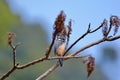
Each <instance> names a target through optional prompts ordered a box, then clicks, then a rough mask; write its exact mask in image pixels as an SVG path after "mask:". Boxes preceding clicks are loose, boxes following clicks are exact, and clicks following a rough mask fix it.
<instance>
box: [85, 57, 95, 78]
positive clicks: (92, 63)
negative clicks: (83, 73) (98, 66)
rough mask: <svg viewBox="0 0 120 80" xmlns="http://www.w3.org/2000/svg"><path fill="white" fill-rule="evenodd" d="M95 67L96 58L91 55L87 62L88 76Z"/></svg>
mask: <svg viewBox="0 0 120 80" xmlns="http://www.w3.org/2000/svg"><path fill="white" fill-rule="evenodd" d="M94 68H95V58H94V57H92V56H89V58H88V63H87V72H88V75H87V78H88V77H89V76H90V75H91V73H92V72H93V71H94Z"/></svg>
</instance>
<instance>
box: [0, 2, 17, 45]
mask: <svg viewBox="0 0 120 80" xmlns="http://www.w3.org/2000/svg"><path fill="white" fill-rule="evenodd" d="M18 23H19V17H18V16H16V15H14V14H13V13H12V12H11V11H10V9H9V6H8V5H7V3H6V1H5V0H0V46H3V45H5V44H6V42H7V36H6V34H7V32H8V31H10V29H11V28H13V27H15V25H17V24H18Z"/></svg>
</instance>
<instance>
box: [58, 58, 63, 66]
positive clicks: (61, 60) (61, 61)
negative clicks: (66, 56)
mask: <svg viewBox="0 0 120 80" xmlns="http://www.w3.org/2000/svg"><path fill="white" fill-rule="evenodd" d="M59 63H60V66H61V67H62V66H63V59H62V58H59Z"/></svg>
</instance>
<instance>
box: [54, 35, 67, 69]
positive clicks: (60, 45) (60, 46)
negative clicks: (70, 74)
mask: <svg viewBox="0 0 120 80" xmlns="http://www.w3.org/2000/svg"><path fill="white" fill-rule="evenodd" d="M64 50H65V37H59V38H57V39H56V41H55V45H54V53H55V55H57V56H63V52H64ZM59 64H60V66H61V67H62V66H63V59H62V58H59Z"/></svg>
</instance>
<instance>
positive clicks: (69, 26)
mask: <svg viewBox="0 0 120 80" xmlns="http://www.w3.org/2000/svg"><path fill="white" fill-rule="evenodd" d="M67 27H68V33H67V37H68V39H69V38H70V34H71V32H72V20H71V19H70V21H69V22H68V26H67Z"/></svg>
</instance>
